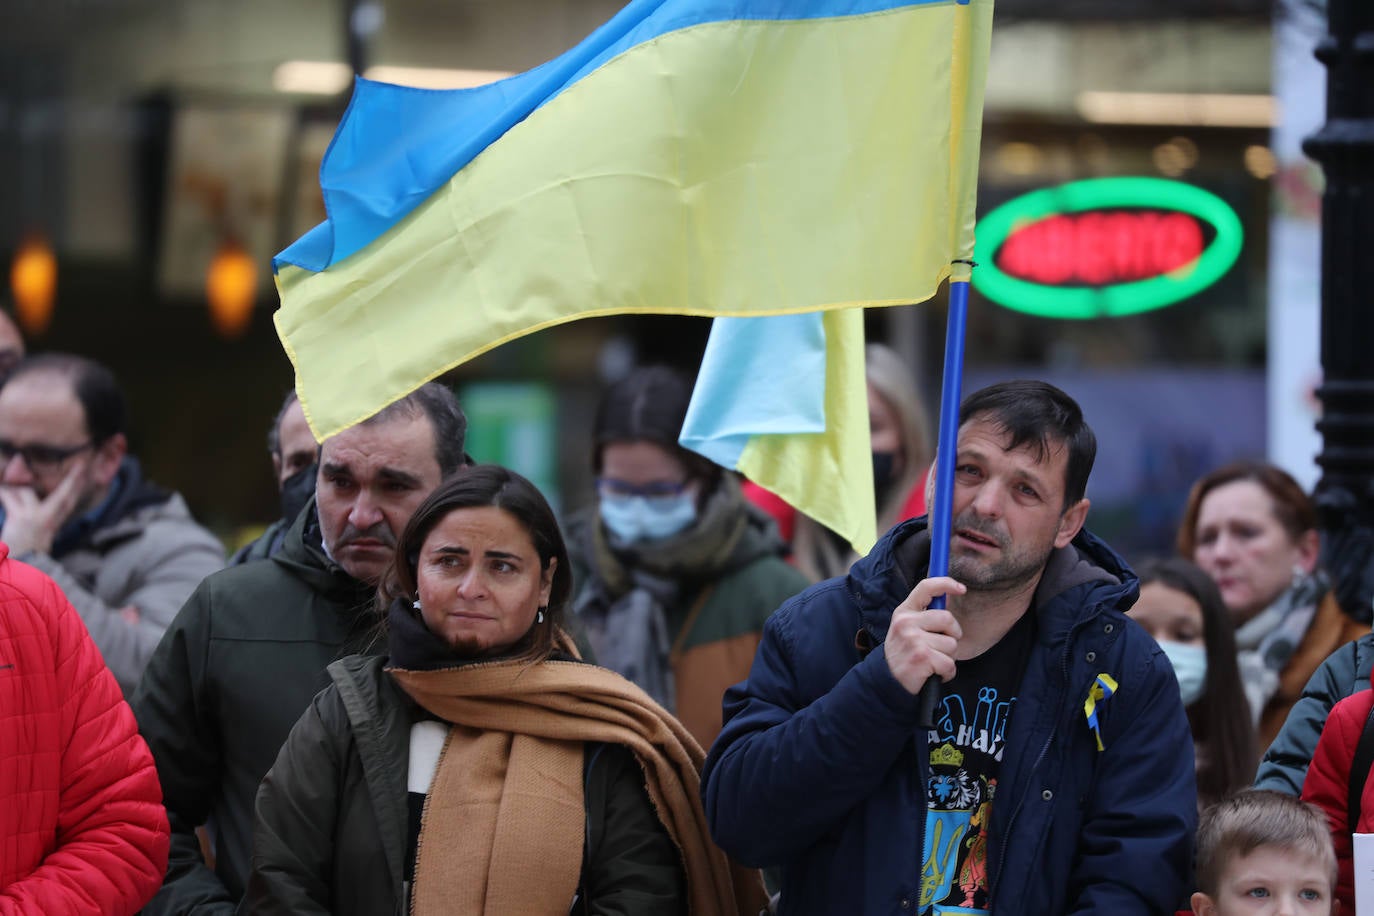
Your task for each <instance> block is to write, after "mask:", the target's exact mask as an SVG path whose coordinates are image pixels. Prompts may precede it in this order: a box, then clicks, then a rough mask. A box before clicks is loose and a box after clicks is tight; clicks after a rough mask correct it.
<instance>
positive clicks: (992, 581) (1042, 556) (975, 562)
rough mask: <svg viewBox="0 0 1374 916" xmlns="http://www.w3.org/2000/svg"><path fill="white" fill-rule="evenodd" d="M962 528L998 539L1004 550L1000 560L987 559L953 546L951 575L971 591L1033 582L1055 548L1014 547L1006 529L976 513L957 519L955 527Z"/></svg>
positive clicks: (1012, 587)
mask: <svg viewBox="0 0 1374 916" xmlns="http://www.w3.org/2000/svg"><path fill="white" fill-rule="evenodd" d="M960 529H963V530H967V531H971V532H974V533H976V534H979V535H982V536H983V537H985V538H988V539H989V540H992V541H995V542H996V543H997V546H998V548H999V549H1000V550H1001V551H1002V553H1001V555H1000V557H998V558H997V559H994V560H983V559H981V558H980V557H978V556H976V555H973V554H961V553H958V552H956V550H955V549H954V548H951V550H950V557H949V575H950V576H951V577H952V578H954V579H956V580H958V581H959V582H962V583H963V584H964V585H966V586H968V589H969V591H970V592H1009V591H1014V590H1016V589H1018V588H1020V587H1022V586H1024V585H1025V584H1026V583H1028V582H1031V581H1033V580H1034V579H1035V577H1036V576H1038V575H1040V572H1041V571H1042V570H1043V569H1044V568H1045V564H1046V563H1047V562H1048V561H1049V558H1050V552H1051V549H1052V548H1047V549H1044V550H1041V549H1039V548H1038V547H1035V546H1030V547H1023V548H1021V549H1019V550H1017V549H1014V548H1013V546H1012V545H1011V544H1010V542H1009V541H1010V539H1009V537H1008V536H1007V534H1006V533H1005V532H1002V531H999V530H997V528H996V527H995V526H993V525H990V524H988V523H986V522H981V521H979V519H978V518H977V517H975V516H972V515H965V516H964V517H962V518H957V519H955V520H954V524H953V530H955V531H958V530H960Z"/></svg>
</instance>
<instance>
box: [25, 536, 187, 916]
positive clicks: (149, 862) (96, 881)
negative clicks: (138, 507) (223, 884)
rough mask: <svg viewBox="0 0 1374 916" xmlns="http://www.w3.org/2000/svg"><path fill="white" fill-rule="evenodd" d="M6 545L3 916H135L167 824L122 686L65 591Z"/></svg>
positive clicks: (163, 858)
mask: <svg viewBox="0 0 1374 916" xmlns="http://www.w3.org/2000/svg"><path fill="white" fill-rule="evenodd" d="M8 554H9V549H8V548H7V547H6V546H5V545H3V544H0V916H17V914H25V916H28V914H33V916H38V914H56V913H61V914H64V916H84V914H88V913H89V914H132V913H135V912H137V911H138V909H139V908H140V907H141V906H143V904H145V903H147V902H148V900H149V899H151V898H152V896H153V894H154V892H156V891H157V888H158V886H159V885H160V884H162V878H163V874H164V872H165V870H166V868H167V846H168V828H167V814H166V811H165V810H164V809H163V807H162V791H161V789H160V788H159V786H158V781H157V770H156V769H154V767H153V758H152V755H151V754H150V753H148V746H147V745H146V744H144V743H143V739H142V738H140V737H139V735H138V726H137V725H136V724H135V722H134V714H133V712H132V711H131V710H130V709H129V706H128V704H127V703H125V702H124V696H123V694H122V693H121V692H120V689H119V685H118V684H117V683H115V679H114V675H112V674H110V671H109V669H108V668H106V667H105V662H104V661H103V660H102V659H101V657H100V651H99V650H98V649H96V647H95V643H93V642H92V641H91V637H90V635H89V634H88V633H87V632H86V627H85V626H84V625H83V624H82V622H81V618H80V617H78V616H77V613H76V611H75V610H73V609H72V606H71V604H69V603H68V602H67V599H66V598H65V597H64V596H63V594H62V592H61V590H60V589H58V587H57V586H56V585H55V584H54V583H53V582H52V580H51V579H49V578H48V577H47V576H45V575H43V574H42V573H40V572H39V571H38V570H36V569H33V568H32V567H30V566H25V565H24V564H22V563H17V562H15V561H14V560H10V559H9V558H8Z"/></svg>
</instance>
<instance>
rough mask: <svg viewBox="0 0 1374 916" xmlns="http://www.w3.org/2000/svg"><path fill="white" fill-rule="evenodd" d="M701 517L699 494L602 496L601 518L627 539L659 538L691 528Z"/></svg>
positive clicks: (634, 540)
mask: <svg viewBox="0 0 1374 916" xmlns="http://www.w3.org/2000/svg"><path fill="white" fill-rule="evenodd" d="M696 519H697V506H696V495H695V494H694V493H691V492H686V493H680V494H678V495H677V496H666V497H664V496H660V497H655V498H653V499H650V498H648V497H644V496H603V497H601V521H602V523H603V524H605V526H606V528H607V530H608V531H610V532H611V534H613V535H615V536H616V538H617V539H618V540H620V541H622V542H624V543H627V544H628V543H636V542H640V541H658V540H662V539H663V538H669V537H672V536H673V535H675V534H678V533H679V532H681V531H684V530H686V529H687V528H689V527H690V526H691V525H692V523H693V522H695V521H696Z"/></svg>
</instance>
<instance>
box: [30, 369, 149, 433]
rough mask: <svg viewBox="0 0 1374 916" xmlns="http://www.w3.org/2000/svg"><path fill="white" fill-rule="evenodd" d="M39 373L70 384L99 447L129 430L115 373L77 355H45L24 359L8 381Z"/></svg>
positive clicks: (121, 392)
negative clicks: (64, 380)
mask: <svg viewBox="0 0 1374 916" xmlns="http://www.w3.org/2000/svg"><path fill="white" fill-rule="evenodd" d="M40 372H50V373H52V374H54V375H61V376H63V377H64V378H66V379H67V380H68V381H69V382H71V386H72V393H73V394H74V395H75V396H76V400H77V402H78V403H80V404H81V411H82V413H84V414H85V415H86V434H87V435H88V436H90V437H91V441H92V442H93V443H94V444H96V445H100V444H102V443H104V442H107V441H108V440H109V439H111V438H112V437H114V436H116V435H119V434H121V433H123V432H125V431H126V426H125V424H126V423H127V422H128V412H127V408H126V406H125V401H124V392H123V390H121V389H120V387H119V382H118V381H117V380H116V379H115V377H114V373H113V372H111V371H110V370H109V369H107V368H105V366H103V365H101V364H100V363H98V362H96V361H95V360H93V359H87V358H86V357H84V356H77V355H76V354H75V353H42V354H39V355H38V356H30V357H27V358H26V359H24V360H22V361H21V362H20V363H19V365H18V366H17V367H16V368H15V370H14V374H13V375H11V376H10V377H9V382H13V381H15V380H16V379H19V378H22V377H24V376H26V375H32V374H34V373H40ZM7 384H8V382H7Z"/></svg>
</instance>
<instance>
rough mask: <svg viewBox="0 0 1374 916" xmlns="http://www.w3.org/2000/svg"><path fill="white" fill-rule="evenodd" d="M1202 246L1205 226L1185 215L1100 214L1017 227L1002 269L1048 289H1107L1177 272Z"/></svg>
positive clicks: (1000, 257) (1152, 212)
mask: <svg viewBox="0 0 1374 916" xmlns="http://www.w3.org/2000/svg"><path fill="white" fill-rule="evenodd" d="M1202 248H1203V241H1202V227H1201V226H1200V225H1199V223H1198V220H1197V219H1196V218H1195V217H1192V216H1189V215H1188V214H1186V213H1179V212H1176V211H1164V212H1161V211H1156V210H1120V211H1110V210H1095V211H1089V212H1087V213H1075V214H1071V215H1059V216H1051V217H1049V218H1048V219H1042V220H1037V221H1036V222H1033V223H1031V224H1030V225H1027V226H1023V227H1021V228H1019V229H1016V230H1015V231H1013V232H1012V233H1011V235H1009V236H1008V237H1007V240H1006V242H1004V243H1003V245H1002V248H1001V250H1000V251H999V252H998V254H997V265H998V267H1000V268H1001V269H1002V270H1003V271H1005V272H1006V273H1008V274H1010V275H1011V276H1013V277H1018V278H1020V279H1022V280H1030V281H1032V282H1034V283H1042V284H1045V285H1047V286H1106V285H1109V284H1113V283H1127V282H1130V281H1133V280H1144V279H1147V278H1149V277H1155V276H1158V275H1160V274H1163V273H1168V272H1169V271H1171V270H1176V269H1177V268H1179V267H1182V266H1184V265H1185V264H1188V263H1189V262H1191V261H1193V260H1195V259H1196V258H1197V257H1198V256H1199V255H1201V254H1202Z"/></svg>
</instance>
